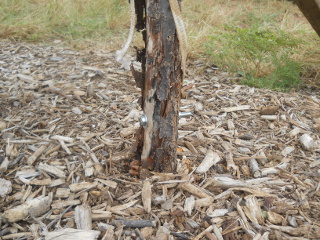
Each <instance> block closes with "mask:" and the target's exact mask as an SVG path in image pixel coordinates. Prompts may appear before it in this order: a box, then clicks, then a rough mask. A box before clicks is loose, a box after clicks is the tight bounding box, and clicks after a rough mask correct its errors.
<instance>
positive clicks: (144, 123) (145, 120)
mask: <svg viewBox="0 0 320 240" xmlns="http://www.w3.org/2000/svg"><path fill="white" fill-rule="evenodd" d="M190 116H192V112H179V118H185V117H190ZM139 121H140V125H141V126H142V127H143V128H147V126H148V118H147V115H145V114H143V115H141V117H140V118H139Z"/></svg>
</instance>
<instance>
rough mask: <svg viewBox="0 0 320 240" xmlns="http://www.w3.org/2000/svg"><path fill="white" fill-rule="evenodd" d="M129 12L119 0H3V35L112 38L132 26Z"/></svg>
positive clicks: (0, 11)
mask: <svg viewBox="0 0 320 240" xmlns="http://www.w3.org/2000/svg"><path fill="white" fill-rule="evenodd" d="M128 11H129V10H128V4H127V3H126V2H123V1H120V0H2V1H0V37H2V38H11V39H17V40H34V41H41V40H44V39H48V38H60V39H61V38H62V39H64V40H69V41H79V40H83V41H88V40H91V41H105V40H106V39H107V40H110V39H114V38H115V37H118V36H119V34H120V33H121V31H120V30H121V29H125V28H127V27H128V26H129V19H128ZM119 19H121V21H119Z"/></svg>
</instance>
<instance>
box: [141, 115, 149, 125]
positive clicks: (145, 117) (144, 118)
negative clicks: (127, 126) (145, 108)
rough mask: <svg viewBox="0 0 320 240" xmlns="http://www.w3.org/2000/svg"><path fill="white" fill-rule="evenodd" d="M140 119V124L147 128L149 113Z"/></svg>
mask: <svg viewBox="0 0 320 240" xmlns="http://www.w3.org/2000/svg"><path fill="white" fill-rule="evenodd" d="M139 121H140V125H141V126H142V127H143V128H147V126H148V118H147V115H145V114H143V115H142V116H141V117H140V118H139Z"/></svg>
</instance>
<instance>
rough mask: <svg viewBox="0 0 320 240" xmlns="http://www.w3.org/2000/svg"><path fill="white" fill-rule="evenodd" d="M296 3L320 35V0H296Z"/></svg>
mask: <svg viewBox="0 0 320 240" xmlns="http://www.w3.org/2000/svg"><path fill="white" fill-rule="evenodd" d="M296 4H297V5H298V7H299V8H300V10H301V12H302V13H303V14H304V16H305V17H306V18H307V19H308V21H309V23H310V24H311V26H312V27H313V29H314V30H315V31H316V32H317V34H318V35H319V36H320V0H296Z"/></svg>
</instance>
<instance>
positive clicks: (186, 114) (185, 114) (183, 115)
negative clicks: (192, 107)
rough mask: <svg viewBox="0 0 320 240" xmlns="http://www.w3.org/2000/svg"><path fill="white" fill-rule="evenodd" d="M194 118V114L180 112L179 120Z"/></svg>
mask: <svg viewBox="0 0 320 240" xmlns="http://www.w3.org/2000/svg"><path fill="white" fill-rule="evenodd" d="M190 116H192V112H179V118H185V117H190Z"/></svg>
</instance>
